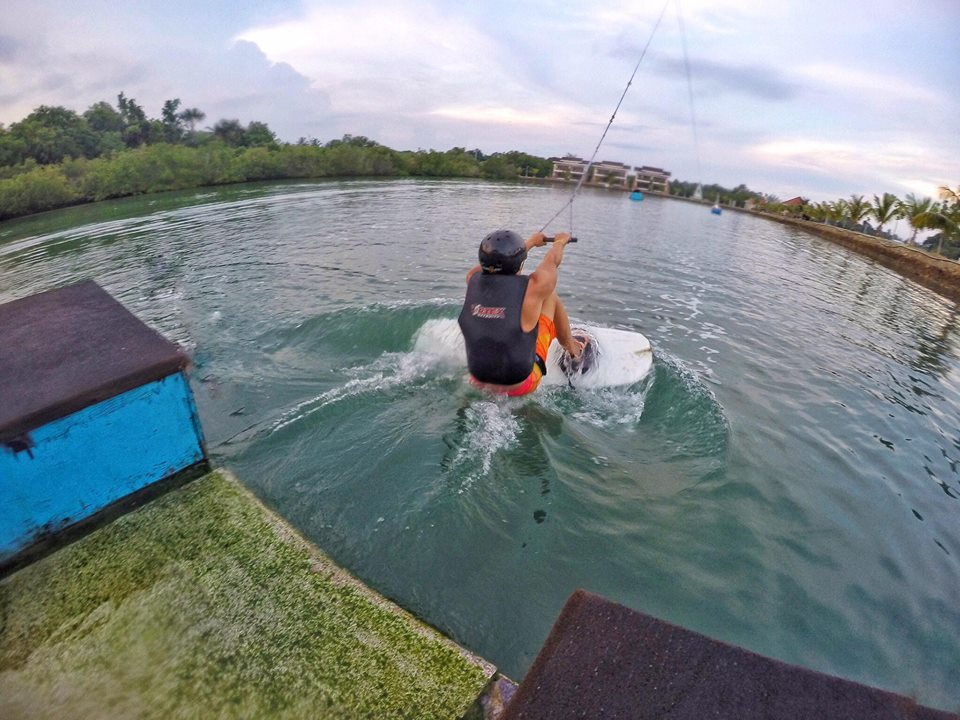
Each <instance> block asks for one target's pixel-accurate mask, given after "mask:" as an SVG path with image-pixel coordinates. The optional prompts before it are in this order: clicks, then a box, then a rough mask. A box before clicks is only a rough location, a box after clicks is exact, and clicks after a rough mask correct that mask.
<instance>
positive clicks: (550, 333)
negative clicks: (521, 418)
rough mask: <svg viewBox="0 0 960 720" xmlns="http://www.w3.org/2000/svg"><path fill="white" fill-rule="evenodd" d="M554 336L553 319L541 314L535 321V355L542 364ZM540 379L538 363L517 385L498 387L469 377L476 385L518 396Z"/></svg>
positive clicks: (535, 385) (531, 388) (525, 393)
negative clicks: (537, 320)
mask: <svg viewBox="0 0 960 720" xmlns="http://www.w3.org/2000/svg"><path fill="white" fill-rule="evenodd" d="M556 337H557V329H556V328H555V327H554V325H553V320H551V319H550V318H548V317H547V316H546V315H541V316H540V322H538V323H537V357H539V358H540V359H541V360H542V361H543V364H544V365H546V364H547V350H548V349H549V348H550V343H551V342H553V340H554V339H555V338H556ZM542 379H543V372H542V371H541V370H540V365H539V364H534V366H533V370H531V371H530V374H529V375H528V376H527V379H526V380H524V381H523V382H521V383H520V384H519V385H513V386H511V387H509V388H503V389H499V388H498V387H497V386H496V385H490V384H487V383H481V382H478V381H477V380H475V379H474V378H473V376H471V377H470V382H472V383H473V384H474V385H476V386H477V387H480V388H483V389H485V390H492V391H493V392H495V393H498V394H500V395H507V396H509V397H519V396H520V395H527V394H529V393H532V392H533V391H534V390H536V389H537V387H538V386H539V385H540V380H542Z"/></svg>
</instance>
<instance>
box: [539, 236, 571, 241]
mask: <svg viewBox="0 0 960 720" xmlns="http://www.w3.org/2000/svg"><path fill="white" fill-rule="evenodd" d="M554 240H556V238H555V237H545V238H544V239H543V241H544V242H553V241H554ZM576 241H577V239H576V238H575V237H572V238H570V242H576Z"/></svg>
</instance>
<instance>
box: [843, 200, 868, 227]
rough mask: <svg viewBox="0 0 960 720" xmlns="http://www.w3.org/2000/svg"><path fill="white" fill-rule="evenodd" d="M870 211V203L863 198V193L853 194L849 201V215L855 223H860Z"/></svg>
mask: <svg viewBox="0 0 960 720" xmlns="http://www.w3.org/2000/svg"><path fill="white" fill-rule="evenodd" d="M868 212H870V204H869V203H868V202H866V201H865V200H864V199H863V195H851V196H850V202H848V203H847V217H848V218H849V219H850V222H852V223H853V224H854V225H859V224H860V223H861V222H863V219H864V218H865V217H866V216H867V213H868Z"/></svg>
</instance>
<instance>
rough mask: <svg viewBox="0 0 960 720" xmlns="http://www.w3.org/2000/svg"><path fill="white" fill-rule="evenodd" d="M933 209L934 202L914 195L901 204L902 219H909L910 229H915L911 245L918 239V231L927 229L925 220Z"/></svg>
mask: <svg viewBox="0 0 960 720" xmlns="http://www.w3.org/2000/svg"><path fill="white" fill-rule="evenodd" d="M932 209H933V200H931V199H930V198H926V197H925V198H922V199H920V198H918V197H917V196H916V195H914V194H913V193H910V194H909V195H907V198H906V200H902V201H901V202H900V217H904V218H906V219H907V222H909V223H910V227H912V228H913V235H911V236H910V244H911V245H913V244H914V241H915V240H916V239H917V231H918V230H923V229H926V227H927V226H926V225H925V224H924V220H925V217H926V214H927V213H929V212H930V210H932Z"/></svg>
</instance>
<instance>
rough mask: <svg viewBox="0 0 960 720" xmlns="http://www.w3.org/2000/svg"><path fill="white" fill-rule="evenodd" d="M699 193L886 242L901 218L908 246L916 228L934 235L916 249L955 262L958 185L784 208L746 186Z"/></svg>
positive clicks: (683, 188)
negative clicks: (930, 193)
mask: <svg viewBox="0 0 960 720" xmlns="http://www.w3.org/2000/svg"><path fill="white" fill-rule="evenodd" d="M698 187H700V186H699V185H698V184H697V183H693V182H684V181H680V180H677V181H674V182H671V183H670V194H671V195H676V196H680V197H686V198H690V197H693V196H694V194H695V193H696V190H697V188H698ZM701 192H702V197H703V198H705V199H706V200H707V201H714V202H717V203H719V204H721V205H731V206H734V207H740V208H749V209H751V210H755V211H757V212H766V213H772V214H777V215H788V216H790V217H794V218H799V219H803V220H809V221H811V222H820V223H826V224H829V225H833V226H835V227H840V228H844V229H847V230H852V231H854V232H860V233H864V234H866V235H872V236H874V237H883V238H887V239H889V240H899V238H897V237H895V236H894V235H893V234H892V233H890V232H888V231H887V230H885V229H884V228H885V227H889V225H890V224H891V223H892V222H894V221H895V220H898V219H900V220H906V221H907V224H908V226H909V227H910V229H911V230H912V233H911V235H910V238H909V240H907V242H908V243H910V244H914V243H915V241H916V238H917V234H918V233H919V232H920V231H921V230H931V231H935V232H933V233H932V234H931V235H930V236H929V237H928V238H927V239H926V240H924V242H923V243H922V246H923V247H924V248H926V249H927V250H932V251H933V252H937V253H939V254H941V255H944V256H945V257H949V258H951V259H954V260H957V259H960V187H958V188H956V189H953V188H951V187H949V186H947V185H943V186H941V187H940V188H939V193H938V194H939V198H938V199H937V200H934V199H933V198H929V197H919V196H917V195H916V194H914V193H909V194H908V195H907V196H906V197H905V198H903V199H901V198H898V197H897V196H896V195H894V194H892V193H888V192H885V193H883V194H882V195H874V196H873V200H872V201H871V200H868V199H866V198H865V196H863V195H851V196H850V197H849V199H844V198H841V199H838V200H832V201H830V200H828V201H824V202H812V201H811V200H809V199H807V198H803V197H801V198H798V199H796V200H795V201H791V202H790V204H786V203H784V202H782V201H781V200H780V199H779V198H778V197H776V196H774V195H764V194H762V193H758V192H754V191H752V190H750V189H749V188H747V186H746V185H738V186H737V187H735V188H733V189H732V190H730V189H727V188H724V187H723V186H721V185H704V186H702V188H701Z"/></svg>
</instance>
